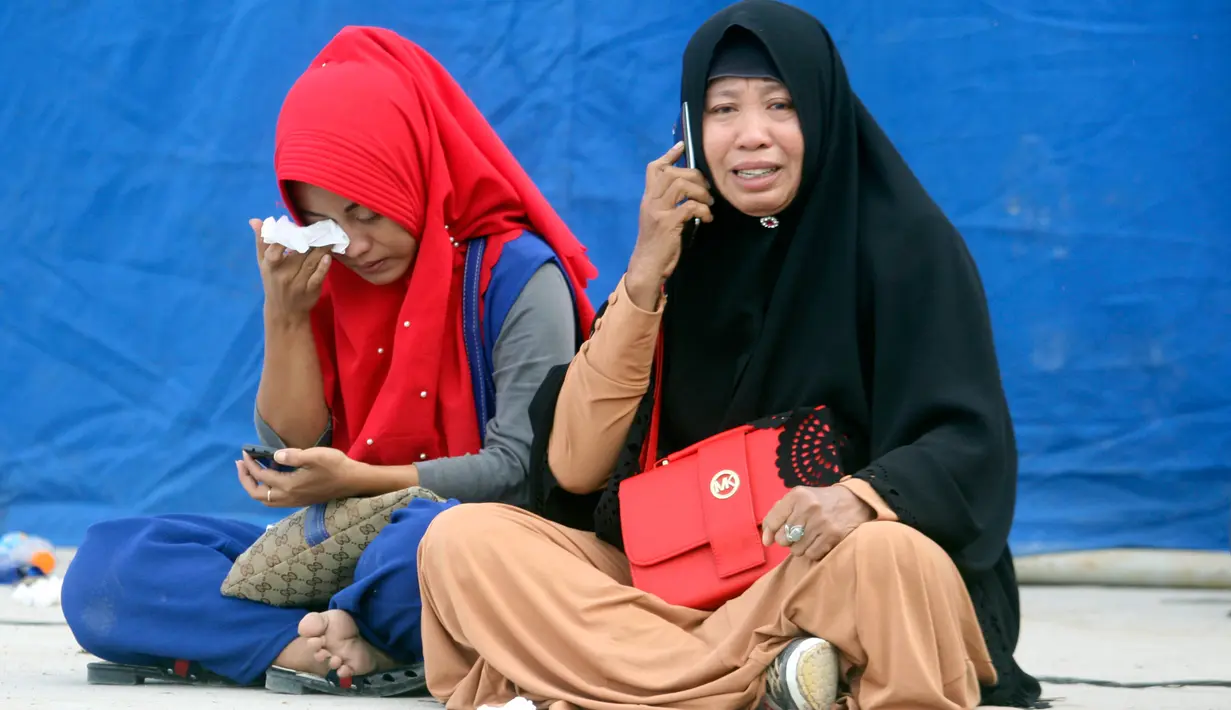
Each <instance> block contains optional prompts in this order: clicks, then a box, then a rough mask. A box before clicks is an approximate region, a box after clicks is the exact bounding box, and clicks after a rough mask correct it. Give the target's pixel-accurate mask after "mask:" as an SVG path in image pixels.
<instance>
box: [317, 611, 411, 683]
mask: <svg viewBox="0 0 1231 710" xmlns="http://www.w3.org/2000/svg"><path fill="white" fill-rule="evenodd" d="M299 637H300V638H302V639H306V641H307V644H308V648H309V649H311V650H312V651H313V652H314V658H315V660H316V661H318V662H320V663H324V664H325V665H326V666H327V667H328V668H332V669H334V670H336V671H337V672H338V677H339V678H348V677H350V676H357V675H365V674H367V673H372V672H373V671H383V670H388V669H390V668H394V667H396V666H397V663H395V662H394V661H393V659H391V658H389V657H388V656H386V655H385V654H383V653H381V652H380V651H378V650H376V648H375V647H373V646H372V644H370V643H368V642H367V641H364V640H363V637H362V636H360V635H359V627H358V626H356V625H355V620H354V619H352V618H351V615H350V614H348V613H346V612H344V611H342V610H341V609H330V610H329V611H323V612H314V613H311V614H308V615H307V616H305V617H304V618H303V620H301V621H300V622H299Z"/></svg>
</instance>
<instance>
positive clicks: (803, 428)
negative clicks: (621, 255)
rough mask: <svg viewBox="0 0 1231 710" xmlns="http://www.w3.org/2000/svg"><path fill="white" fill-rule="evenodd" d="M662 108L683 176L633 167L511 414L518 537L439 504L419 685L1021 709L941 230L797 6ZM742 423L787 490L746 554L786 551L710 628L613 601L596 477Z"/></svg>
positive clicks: (716, 20) (972, 302) (990, 457)
mask: <svg viewBox="0 0 1231 710" xmlns="http://www.w3.org/2000/svg"><path fill="white" fill-rule="evenodd" d="M682 98H683V100H684V101H686V102H687V103H688V104H689V105H690V106H692V107H702V108H703V111H700V112H697V111H695V110H694V114H693V115H694V130H696V129H695V126H696V125H697V124H699V125H700V131H699V133H700V141H699V144H700V145H701V146H703V150H701V151H699V153H700V154H699V155H697V156H696V159H697V163H698V166H697V167H698V169H697V170H687V169H684V168H679V167H675V166H674V165H673V163H674V162H675V161H676V160H677V159H678V158H679V157H680V155H681V152H682V146H680V145H677V146H676V147H674V148H673V149H672V150H671V151H670V152H668V153H667V155H664V156H663V157H662V158H660V159H658V160H656V161H654V162H653V163H651V164H650V166H649V169H648V170H647V177H646V193H645V196H644V197H643V200H642V207H641V223H640V234H639V236H638V240H637V245H636V247H635V249H634V252H633V255H632V257H631V258H630V261H629V268H628V271H627V272H626V274H625V276H624V278H623V279H622V280H621V282H620V285H619V286H618V287H617V289H616V291H615V293H614V294H613V295H612V296H611V298H610V299H609V301H608V303H607V305H606V306H605V307H604V309H603V312H602V314H601V315H602V317H601V318H600V320H599V321H598V322H597V323H596V326H595V329H594V334H593V336H592V338H591V339H590V341H589V342H587V343H586V344H585V345H584V346H583V348H582V350H581V351H580V352H579V353H578V355H577V357H576V358H574V360H573V362H572V363H571V364H570V365H569V366H568V367H567V370H565V369H560V370H558V371H555V372H553V373H552V374H551V375H549V377H548V378H547V380H546V382H545V383H544V385H543V388H542V389H541V390H540V392H539V396H538V398H537V399H536V404H535V406H534V407H533V408H532V411H531V416H532V418H533V419H534V420H535V421H534V424H535V430H536V446H535V449H536V451H535V452H534V459H535V461H536V462H537V470H536V471H533V472H532V476H537V480H538V481H539V490H538V496H539V508H538V512H539V513H541V516H535V515H532V514H530V513H527V512H524V511H518V510H514V509H512V508H507V507H501V506H492V505H481V506H459V507H457V508H455V509H453V510H451V511H447V512H446V513H444V514H442V515H441V516H440V517H439V518H438V519H437V521H436V522H435V523H434V524H433V526H432V528H431V529H430V530H429V531H428V535H427V537H426V538H425V540H424V542H423V545H422V547H421V548H420V579H421V584H422V587H423V596H424V604H425V606H424V614H423V616H424V618H423V637H424V645H425V656H426V660H427V669H428V670H427V672H428V681H429V688H430V689H431V691H432V693H433V694H434V695H436V696H437V697H439V698H442V699H446V700H448V701H449V707H454V706H456V707H474V706H476V705H478V704H481V703H496V702H505V701H508V700H509V699H510V698H511V697H513V696H514V695H517V694H518V693H520V694H521V695H524V696H527V697H529V698H531V699H532V700H535V701H536V702H543V701H553V702H559V703H561V705H560V706H559V707H573V706H578V707H585V708H603V709H606V710H614V709H623V708H633V707H645V706H661V707H673V708H717V707H751V706H753V705H754V704H756V703H759V702H761V701H762V700H764V702H765V704H766V705H768V706H769V707H772V708H779V709H782V710H786V709H787V708H799V709H800V710H805V709H806V710H819V709H820V708H827V707H828V706H829V705H830V703H832V702H834V699H835V696H836V695H838V694H843V695H844V698H843V700H844V701H845V702H846V707H848V708H854V707H859V708H864V709H865V710H867V709H869V708H879V707H912V708H960V707H974V706H975V705H977V704H979V703H980V702H983V703H988V704H1002V705H1014V706H1019V707H1030V706H1031V705H1032V704H1034V703H1035V702H1037V700H1038V697H1039V686H1038V683H1037V682H1036V681H1035V680H1034V679H1033V678H1031V677H1030V676H1028V675H1027V674H1026V673H1024V672H1023V671H1022V670H1021V669H1020V668H1019V667H1018V666H1017V664H1016V663H1015V661H1014V659H1013V652H1014V648H1015V646H1016V643H1017V635H1018V623H1019V611H1018V598H1017V585H1016V578H1015V575H1014V570H1013V561H1012V556H1011V553H1010V551H1009V547H1008V533H1009V528H1010V526H1011V524H1012V519H1013V509H1014V502H1015V488H1016V478H1017V454H1016V445H1015V441H1014V435H1013V428H1012V422H1011V420H1010V416H1009V411H1008V407H1007V404H1006V401H1005V396H1004V392H1003V388H1002V385H1001V382H1000V373H999V368H998V365H997V360H996V353H995V347H994V344H993V337H992V331H991V325H990V320H989V317H988V310H987V304H986V298H985V296H984V293H983V288H982V285H981V282H980V279H979V276H978V273H977V270H976V268H975V264H974V262H973V260H972V259H971V257H970V255H969V253H968V252H967V249H966V247H965V245H964V243H963V241H962V239H961V237H960V235H958V233H957V232H956V231H955V230H954V228H953V226H952V225H951V224H950V223H949V221H948V219H946V217H945V216H944V214H943V213H942V212H941V210H940V209H939V208H938V207H937V206H936V205H935V204H934V203H933V201H932V200H931V199H930V198H929V197H928V195H927V193H926V192H925V190H924V189H923V187H922V186H921V185H920V184H919V183H918V181H917V180H916V179H915V177H914V175H913V174H912V173H911V171H910V169H909V168H908V167H907V166H906V164H905V163H904V162H903V160H902V158H901V157H900V156H899V154H898V153H897V151H896V150H895V149H894V147H893V145H892V144H891V143H890V141H889V139H888V138H887V137H886V136H885V135H884V133H883V132H882V131H881V130H880V128H879V127H878V126H877V124H876V122H875V121H874V119H873V118H872V116H871V115H870V114H869V113H868V111H867V110H866V109H865V108H864V107H863V105H862V104H861V103H860V101H859V99H858V98H857V97H856V96H855V94H854V92H853V91H852V90H851V87H850V85H849V83H848V81H847V77H846V73H845V70H844V68H843V66H842V62H841V60H840V58H839V56H838V52H837V49H836V47H835V46H834V44H833V41H832V39H831V38H830V36H829V34H828V33H827V32H826V31H825V29H824V28H823V27H822V26H821V25H820V23H819V22H818V21H817V20H816V19H815V18H813V17H811V16H810V15H808V14H806V13H804V12H802V11H800V10H798V9H795V8H793V7H790V6H788V5H784V4H781V3H778V2H772V1H771V0H747V1H745V2H740V3H737V4H735V5H732V6H730V7H728V8H726V9H725V10H722V11H721V12H719V13H718V14H716V15H715V16H714V17H712V18H711V19H710V20H709V21H707V22H706V23H705V24H704V25H703V26H702V27H701V28H700V30H698V31H697V33H696V34H695V35H694V37H693V38H692V40H691V41H690V42H689V45H688V48H687V50H686V51H685V55H684V67H683V82H682ZM698 114H699V115H700V119H699V120H698V119H697V118H695V117H696V116H698ZM694 218H697V219H700V220H701V221H702V225H701V226H700V227H699V228H697V229H696V230H695V234H691V235H689V234H688V233H687V231H685V230H683V227H684V226H685V225H686V224H688V223H689V222H691V221H692V220H693V219H694ZM682 233H683V236H682ZM660 335H661V341H660V339H659V336H660ZM659 342H661V343H662V350H661V354H662V358H661V363H662V365H661V367H662V369H661V371H660V372H661V375H660V376H658V375H656V376H653V377H652V376H651V372H652V371H654V366H653V365H654V362H655V352H656V347H655V346H656V343H659ZM659 379H661V382H659V381H658V380H659ZM656 389H659V390H660V391H659V392H658V393H657V398H656V392H655V390H656ZM655 411H657V415H655V414H654V412H655ZM780 413H787V414H785V415H781V416H774V415H779V414H780ZM651 422H653V424H652V423H651ZM752 422H755V423H756V426H757V427H761V428H769V427H778V428H780V429H781V430H782V432H783V433H782V434H781V441H782V442H783V443H780V444H779V446H778V455H777V457H776V459H775V462H774V465H776V467H777V471H778V474H779V476H780V477H781V478H782V480H783V481H784V482H785V483H786V485H787V486H788V487H789V490H788V492H787V493H786V494H785V496H784V497H783V498H782V499H781V500H780V501H779V502H778V503H777V504H776V505H774V507H773V508H772V509H771V510H770V511H769V512H768V514H767V515H766V516H765V517H764V519H763V521H762V525H761V529H762V530H763V532H761V533H760V535H761V536H762V538H763V542H764V544H765V545H767V546H770V547H772V546H775V545H778V546H784V547H786V548H788V549H789V551H790V556H789V557H787V558H786V561H785V562H783V563H781V564H779V565H777V566H776V567H774V568H773V569H772V570H770V571H768V573H766V574H764V576H762V577H760V579H758V580H757V581H756V582H755V583H754V584H752V585H751V586H750V587H748V588H747V589H746V590H745V591H743V593H741V594H739V595H738V596H735V597H734V598H732V599H730V600H729V601H726V602H725V603H723V604H722V605H721V606H720V607H718V609H717V610H716V611H712V612H710V611H702V610H697V609H691V608H686V607H683V606H673V605H671V604H668V603H667V602H665V601H663V600H662V599H661V598H659V597H657V596H655V595H653V594H649V593H647V592H645V591H642V590H640V589H637V588H635V587H633V586H632V585H633V582H632V578H631V576H630V574H629V562H628V559H627V558H626V557H625V556H624V553H623V551H624V543H625V542H626V536H625V532H626V531H623V530H622V529H621V520H622V516H621V510H620V501H621V498H620V487H621V484H622V483H623V482H625V481H627V480H628V479H629V478H630V477H631V476H634V475H636V474H637V473H638V472H640V471H642V470H643V469H645V468H646V465H647V463H649V462H653V461H654V460H657V459H661V458H662V457H664V456H668V455H669V454H671V453H672V452H679V451H681V450H682V449H686V448H688V447H690V446H693V445H694V444H697V443H698V442H704V441H706V440H707V439H709V437H713V436H714V435H716V434H719V433H721V432H724V431H728V430H731V429H733V428H735V427H740V426H741V425H743V424H746V423H752ZM831 427H832V429H833V430H834V431H836V432H837V433H838V434H840V441H841V443H840V445H835V446H837V448H832V449H830V450H831V451H835V452H838V453H837V454H836V455H835V456H829V457H826V456H821V455H818V454H817V452H818V450H820V449H824V448H826V447H827V446H829V445H831V444H833V442H836V441H839V439H825V438H822V439H816V438H815V436H813V438H812V439H809V436H810V434H809V432H813V433H815V432H820V431H822V430H823V431H825V432H829V430H830V428H831ZM816 436H820V435H819V434H816ZM826 436H828V434H826ZM647 440H648V442H653V443H647ZM647 447H652V449H653V450H651V451H647V450H646V449H647ZM839 449H840V451H839ZM822 453H823V452H822ZM681 473H682V472H681ZM715 491H716V489H715ZM714 497H715V498H718V497H720V494H719V493H718V492H714ZM681 504H682V503H681ZM668 507H669V506H668ZM624 512H625V513H627V512H628V511H624ZM624 519H627V517H626V516H625V518H624ZM672 524H673V523H672V521H671V520H669V519H668V520H664V521H663V523H662V525H663V528H662V530H663V531H664V534H666V532H667V531H669V530H670V529H671V527H670V526H671V525H672ZM506 562H508V563H509V564H506ZM835 648H836V652H835V650H834V649H835ZM890 675H892V677H890ZM763 677H764V679H765V682H762V678H763ZM552 707H553V708H556V707H557V706H555V705H553V706H552Z"/></svg>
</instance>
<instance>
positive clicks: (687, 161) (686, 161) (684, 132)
mask: <svg viewBox="0 0 1231 710" xmlns="http://www.w3.org/2000/svg"><path fill="white" fill-rule="evenodd" d="M673 133H674V135H675V142H676V143H679V142H680V141H684V154H683V155H681V156H680V159H679V160H677V161H675V165H676V167H680V168H688V169H689V170H696V169H697V151H696V147H695V145H694V144H693V139H692V136H693V131H692V116H691V115H689V112H688V102H687V101H685V102H684V103H682V104H680V117H679V119H677V120H676V122H675V130H674V131H673ZM700 226H701V218H700V217H693V219H692V226H691V227H690V226H689V225H688V224H687V223H685V224H684V232H683V234H682V235H681V236H682V237H683V238H684V239H685V241H687V240H688V239H689V238H691V237H692V234H693V232H695V231H696V230H697V227H700Z"/></svg>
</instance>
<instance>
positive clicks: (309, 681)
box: [265, 663, 427, 698]
mask: <svg viewBox="0 0 1231 710" xmlns="http://www.w3.org/2000/svg"><path fill="white" fill-rule="evenodd" d="M265 689H266V690H270V691H273V692H275V693H285V694H288V695H303V694H304V693H326V694H328V695H349V696H357V697H366V698H395V697H399V696H403V695H427V677H426V676H424V675H423V664H422V663H415V664H413V665H409V666H402V667H400V668H394V669H393V670H388V671H377V672H375V673H368V674H366V675H357V676H351V677H350V678H339V677H338V672H337V671H329V673H328V674H326V675H324V676H319V675H314V674H312V673H302V672H300V671H293V670H291V669H289V668H280V667H278V666H273V667H271V668H270V669H269V670H268V671H266V672H265Z"/></svg>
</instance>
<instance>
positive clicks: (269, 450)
mask: <svg viewBox="0 0 1231 710" xmlns="http://www.w3.org/2000/svg"><path fill="white" fill-rule="evenodd" d="M243 448H244V453H246V454H248V455H249V456H251V457H252V459H253V460H254V461H256V462H257V463H259V464H261V465H262V466H264V467H265V468H268V469H271V470H274V471H279V472H281V473H290V472H292V471H294V470H295V467H294V466H287V465H285V464H280V463H278V462H277V461H274V454H275V453H277V452H278V449H275V448H273V447H272V446H259V445H257V444H245V445H244V447H243Z"/></svg>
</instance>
